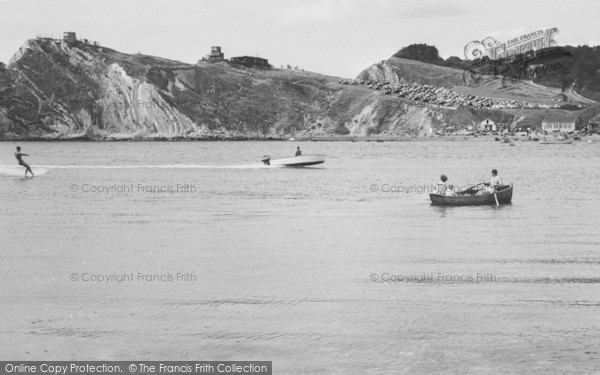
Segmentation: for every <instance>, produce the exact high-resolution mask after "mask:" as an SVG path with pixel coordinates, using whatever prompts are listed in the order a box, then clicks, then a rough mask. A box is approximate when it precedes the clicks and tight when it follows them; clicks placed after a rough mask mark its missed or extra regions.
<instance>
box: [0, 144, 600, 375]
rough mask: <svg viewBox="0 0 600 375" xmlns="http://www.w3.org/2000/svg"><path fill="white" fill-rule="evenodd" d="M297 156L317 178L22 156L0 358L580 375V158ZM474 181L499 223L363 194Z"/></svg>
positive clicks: (10, 221) (218, 152)
mask: <svg viewBox="0 0 600 375" xmlns="http://www.w3.org/2000/svg"><path fill="white" fill-rule="evenodd" d="M299 144H300V146H301V148H302V150H303V151H304V153H305V154H308V153H320V154H325V155H327V156H328V159H327V161H326V162H325V164H323V165H322V166H319V167H318V168H306V169H288V168H269V167H264V166H262V164H261V163H260V156H261V155H264V154H270V155H272V156H273V157H284V156H289V155H293V152H294V150H295V146H296V143H289V142H230V143H225V142H207V143H198V142H195V143H194V142H190V143H179V142H177V143H169V142H134V143H120V142H117V143H71V142H69V143H21V144H20V145H21V146H22V147H24V149H25V150H27V153H28V154H30V155H31V157H30V158H29V159H28V161H29V162H30V163H31V164H32V165H33V166H34V167H35V166H44V167H45V168H49V169H50V170H51V172H50V173H49V174H47V175H45V176H43V177H39V178H34V179H20V178H9V177H0V184H2V191H3V193H2V196H1V198H0V199H1V202H0V203H1V205H0V210H1V211H2V215H1V218H0V221H1V225H0V230H1V231H2V232H1V235H2V241H3V246H2V251H1V252H0V282H1V283H2V285H3V286H4V287H3V290H2V292H1V294H0V297H1V300H2V303H1V304H0V314H1V315H2V317H3V319H1V320H0V342H11V345H10V346H8V345H4V344H0V345H2V352H3V353H4V354H5V356H6V357H11V358H19V359H63V360H64V359H130V358H139V359H154V360H155V359H156V358H163V359H183V358H185V359H190V360H192V359H206V358H213V359H223V360H236V359H237V360H242V359H257V360H259V359H261V360H272V361H273V363H274V368H276V369H277V372H278V373H284V374H285V373H289V374H297V373H314V374H322V373H385V372H388V373H429V372H434V371H439V370H442V371H444V370H445V371H447V372H449V373H469V372H471V373H490V372H502V373H506V372H516V373H522V372H528V373H531V372H535V373H546V372H550V371H551V372H556V371H557V369H560V370H561V372H568V370H570V369H579V370H584V371H583V372H591V373H593V372H597V371H600V369H599V366H600V365H599V363H600V361H599V359H600V347H599V346H600V344H599V343H600V340H599V328H598V327H600V318H599V317H600V314H599V311H598V309H599V308H600V297H599V296H600V293H599V292H600V289H599V288H600V286H599V285H598V284H599V276H598V266H599V265H600V254H599V250H598V249H600V246H599V245H600V235H599V234H598V230H597V228H596V225H595V223H596V222H597V220H598V212H599V211H598V203H599V199H600V198H598V195H597V194H596V191H595V190H594V189H592V188H591V187H592V186H596V185H598V182H599V179H600V176H599V174H598V172H597V170H596V168H591V167H590V166H592V165H597V164H598V161H599V160H598V159H599V156H598V148H597V147H598V145H597V144H586V143H575V144H573V145H572V147H568V148H566V147H561V148H549V147H548V146H545V147H544V146H540V145H537V144H535V143H533V142H519V143H517V144H516V146H515V147H510V148H509V147H504V145H502V144H499V143H494V142H415V143H409V142H401V143H392V142H386V143H375V142H370V143H350V142H348V143H344V142H312V143H308V142H307V143H299ZM9 146H11V145H9ZM9 149H10V147H9ZM496 154H502V157H501V158H498V157H494V156H493V155H496ZM68 155H77V159H69V157H68ZM11 157H12V154H10V155H6V156H0V165H9V164H12V163H13V162H12V160H11V159H10V158H11ZM181 165H183V166H184V167H174V166H181ZM67 166H69V167H68V168H66V167H67ZM492 168H496V169H498V170H499V172H500V176H501V177H502V179H503V180H504V181H505V182H513V183H514V184H515V191H514V195H513V203H512V204H511V205H503V206H500V207H496V206H493V205H492V206H484V207H477V206H476V207H444V206H432V205H431V203H430V201H429V196H428V193H429V191H427V190H426V189H422V190H419V191H420V192H421V193H420V194H419V193H417V191H418V190H417V189H416V188H415V189H412V190H411V191H410V192H409V193H407V192H406V189H405V190H403V191H401V192H382V191H381V190H377V191H373V189H372V188H371V186H372V185H377V186H378V187H381V186H382V185H383V184H388V185H393V186H402V187H411V186H413V187H422V186H430V185H431V184H435V182H436V181H437V180H438V178H439V176H440V175H441V174H442V173H443V174H446V175H447V176H448V177H449V179H450V181H449V182H450V183H453V184H455V185H465V186H466V185H467V184H468V185H474V184H476V183H478V182H480V179H481V178H482V177H484V176H487V175H488V173H489V171H490V170H491V169H492ZM178 185H181V186H184V185H185V186H192V187H193V189H191V188H189V189H187V190H183V189H179V190H178V189H177V186H178ZM111 186H112V187H113V188H112V190H111ZM118 186H121V187H128V188H129V187H130V189H129V190H128V191H125V190H123V189H124V188H123V189H121V192H120V193H119V192H117V187H118ZM140 186H141V187H153V188H152V189H144V188H140ZM92 187H95V188H96V190H95V191H92V190H93V189H92ZM100 187H102V189H100ZM154 187H156V189H155V188H154ZM100 190H101V191H100ZM189 274H193V275H194V277H195V279H194V281H182V279H181V278H180V276H181V275H189ZM384 274H385V275H388V276H389V275H395V276H403V278H402V281H398V279H396V280H397V281H389V280H388V281H383V280H382V275H384ZM478 274H481V275H484V274H487V275H490V274H491V275H493V276H494V278H493V279H490V280H485V282H473V281H470V280H469V276H470V277H472V278H473V279H475V280H477V275H478ZM73 275H74V276H73ZM373 275H374V276H373ZM411 275H413V279H414V276H415V275H433V276H432V279H431V280H433V279H434V278H435V281H431V282H414V281H410V282H409V281H406V280H409V277H410V276H411ZM438 275H442V276H438ZM100 276H102V277H103V279H102V281H100V282H98V281H89V280H90V279H91V278H92V277H95V278H96V280H97V279H99V278H100ZM125 276H127V278H125ZM388 276H386V278H387V277H388ZM438 277H440V278H441V279H442V280H441V281H439V280H438ZM461 277H462V278H463V279H462V281H460V280H461ZM84 279H85V280H88V281H84ZM148 279H150V280H155V281H147V280H148ZM413 279H410V280H413ZM117 280H121V281H120V282H119V281H117ZM455 280H459V281H455ZM199 353H200V354H199ZM332 366H333V367H332ZM299 368H301V369H302V371H298V369H299Z"/></svg>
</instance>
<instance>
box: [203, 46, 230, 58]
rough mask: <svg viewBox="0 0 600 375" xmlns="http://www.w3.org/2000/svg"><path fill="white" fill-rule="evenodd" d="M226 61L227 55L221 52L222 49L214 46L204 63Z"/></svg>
mask: <svg viewBox="0 0 600 375" xmlns="http://www.w3.org/2000/svg"><path fill="white" fill-rule="evenodd" d="M224 60H225V54H224V53H223V52H221V47H219V46H213V47H210V55H206V56H205V57H204V58H203V59H202V61H208V62H219V61H224Z"/></svg>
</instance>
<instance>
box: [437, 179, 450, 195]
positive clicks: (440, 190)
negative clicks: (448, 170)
mask: <svg viewBox="0 0 600 375" xmlns="http://www.w3.org/2000/svg"><path fill="white" fill-rule="evenodd" d="M446 181H448V177H446V175H445V174H443V175H442V176H441V177H440V182H438V184H437V194H440V195H444V194H446V189H447V188H448V187H447V186H446Z"/></svg>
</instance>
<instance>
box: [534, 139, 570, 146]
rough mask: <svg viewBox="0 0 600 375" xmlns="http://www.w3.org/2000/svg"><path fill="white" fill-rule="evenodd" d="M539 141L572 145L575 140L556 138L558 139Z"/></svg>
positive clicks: (544, 143) (545, 143)
mask: <svg viewBox="0 0 600 375" xmlns="http://www.w3.org/2000/svg"><path fill="white" fill-rule="evenodd" d="M538 143H539V144H541V145H570V144H571V143H573V141H571V140H569V139H556V140H549V139H540V141H539V142H538Z"/></svg>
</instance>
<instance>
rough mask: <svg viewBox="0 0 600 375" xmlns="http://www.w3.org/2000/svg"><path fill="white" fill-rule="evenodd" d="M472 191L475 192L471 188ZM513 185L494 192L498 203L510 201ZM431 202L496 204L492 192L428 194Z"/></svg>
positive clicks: (435, 203)
mask: <svg viewBox="0 0 600 375" xmlns="http://www.w3.org/2000/svg"><path fill="white" fill-rule="evenodd" d="M471 191H472V192H474V193H475V192H476V191H474V190H471ZM512 193H513V185H512V184H510V186H503V187H501V188H500V189H499V190H498V191H497V192H496V197H497V198H498V203H499V204H506V203H510V201H511V200H512ZM429 198H430V199H431V203H432V204H434V205H439V206H483V205H491V204H496V198H495V197H494V194H493V193H487V194H482V195H476V194H464V193H463V195H461V194H460V193H459V194H458V195H455V196H449V195H440V194H435V193H433V194H429Z"/></svg>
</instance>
